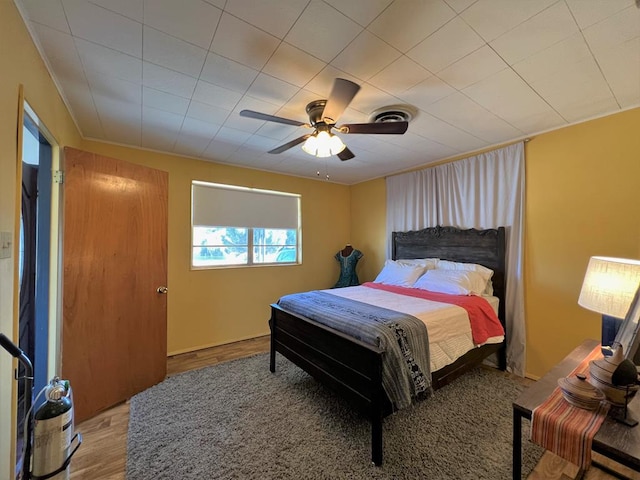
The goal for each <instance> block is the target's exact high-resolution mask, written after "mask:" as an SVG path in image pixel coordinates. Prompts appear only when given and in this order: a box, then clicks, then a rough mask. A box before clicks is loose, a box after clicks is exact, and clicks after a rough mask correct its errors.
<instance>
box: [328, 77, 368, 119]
mask: <svg viewBox="0 0 640 480" xmlns="http://www.w3.org/2000/svg"><path fill="white" fill-rule="evenodd" d="M358 90H360V85H358V84H357V83H353V82H351V81H349V80H345V79H344V78H336V79H335V81H334V82H333V88H332V89H331V94H330V95H329V98H328V99H327V104H326V105H325V106H324V111H323V112H322V119H323V120H325V119H327V120H325V121H326V122H327V123H329V124H335V123H336V122H337V121H338V118H339V117H340V115H342V112H344V110H345V108H347V106H348V105H349V104H350V103H351V100H353V97H355V96H356V93H358Z"/></svg>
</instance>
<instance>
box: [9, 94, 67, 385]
mask: <svg viewBox="0 0 640 480" xmlns="http://www.w3.org/2000/svg"><path fill="white" fill-rule="evenodd" d="M24 115H25V116H28V117H29V119H30V120H31V121H32V122H33V123H34V125H35V126H36V127H37V128H38V130H39V132H40V134H41V135H42V136H43V137H44V138H45V139H46V140H47V142H48V143H49V145H50V146H51V174H50V175H46V176H45V178H47V177H48V180H49V181H51V183H50V202H48V204H49V215H50V231H49V239H48V240H49V241H48V242H43V243H42V245H41V247H39V248H42V249H48V251H47V252H43V253H45V254H46V255H47V256H48V257H49V262H48V263H49V285H48V289H49V291H48V292H47V296H48V311H47V317H48V325H47V337H48V342H47V361H46V374H45V378H47V379H50V378H52V377H53V376H55V375H56V373H57V372H59V371H60V358H61V351H60V349H61V333H62V332H61V323H62V322H61V321H60V319H61V318H62V315H61V312H62V307H61V302H62V287H61V285H62V280H61V279H62V276H61V275H62V274H61V271H60V270H61V269H60V265H61V261H62V218H61V217H62V215H61V210H60V206H61V196H62V188H61V183H58V181H56V180H55V178H53V177H54V175H53V172H57V171H60V170H61V159H60V146H59V144H58V142H57V141H56V139H55V137H54V136H53V134H52V133H51V132H50V131H49V129H48V128H47V127H46V125H45V124H44V123H43V122H42V121H41V120H40V118H39V117H38V114H37V113H36V112H35V111H34V110H33V108H31V106H30V105H29V102H28V101H27V100H26V99H24ZM22 124H23V125H24V119H23V120H22ZM21 143H22V138H21ZM21 148H22V147H21ZM20 156H21V157H22V151H21V152H20ZM20 168H22V165H20ZM39 180H40V179H39ZM20 182H22V172H20ZM45 204H46V203H45ZM19 221H20V220H19V219H18V224H19ZM47 243H48V245H47ZM16 263H17V262H16ZM17 288H18V289H19V285H18V286H17ZM42 365H43V363H41V362H39V366H42ZM35 393H37V392H35Z"/></svg>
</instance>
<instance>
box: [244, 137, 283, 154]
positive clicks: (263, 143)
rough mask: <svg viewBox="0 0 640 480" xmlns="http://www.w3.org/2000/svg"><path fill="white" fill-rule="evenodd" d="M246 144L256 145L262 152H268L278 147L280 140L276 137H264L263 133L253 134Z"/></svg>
mask: <svg viewBox="0 0 640 480" xmlns="http://www.w3.org/2000/svg"><path fill="white" fill-rule="evenodd" d="M245 145H248V146H251V147H254V148H256V149H258V150H260V151H262V152H268V151H269V150H271V149H273V148H276V147H277V146H278V145H279V141H278V140H276V139H274V138H269V137H263V136H262V135H251V136H250V137H249V138H248V139H247V141H246V142H245Z"/></svg>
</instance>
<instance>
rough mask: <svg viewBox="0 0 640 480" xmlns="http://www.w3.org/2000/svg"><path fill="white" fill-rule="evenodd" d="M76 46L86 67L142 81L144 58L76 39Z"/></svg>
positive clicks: (124, 78)
mask: <svg viewBox="0 0 640 480" xmlns="http://www.w3.org/2000/svg"><path fill="white" fill-rule="evenodd" d="M75 44H76V48H77V51H78V54H79V55H80V59H81V60H82V64H83V65H84V66H85V68H86V69H88V70H92V71H94V72H102V73H104V74H105V75H109V76H113V77H116V78H121V79H123V80H128V81H130V82H136V83H141V82H142V60H140V58H138V57H132V56H131V55H127V54H125V53H122V52H119V51H117V50H113V49H111V48H107V47H103V46H102V45H97V44H95V43H91V42H87V41H86V40H82V39H81V38H76V39H75Z"/></svg>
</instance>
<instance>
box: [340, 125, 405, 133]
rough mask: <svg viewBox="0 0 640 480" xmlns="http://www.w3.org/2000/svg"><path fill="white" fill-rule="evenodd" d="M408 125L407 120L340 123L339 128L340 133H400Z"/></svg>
mask: <svg viewBox="0 0 640 480" xmlns="http://www.w3.org/2000/svg"><path fill="white" fill-rule="evenodd" d="M408 127H409V122H382V123H346V124H344V125H340V127H339V130H340V132H341V133H378V134H383V133H386V134H393V133H395V134H402V133H404V132H406V131H407V128H408Z"/></svg>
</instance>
